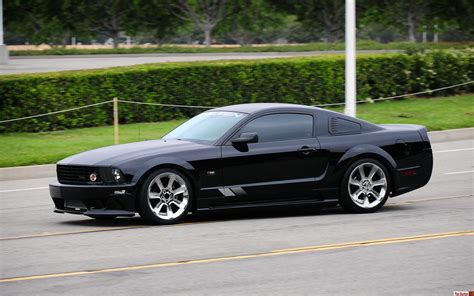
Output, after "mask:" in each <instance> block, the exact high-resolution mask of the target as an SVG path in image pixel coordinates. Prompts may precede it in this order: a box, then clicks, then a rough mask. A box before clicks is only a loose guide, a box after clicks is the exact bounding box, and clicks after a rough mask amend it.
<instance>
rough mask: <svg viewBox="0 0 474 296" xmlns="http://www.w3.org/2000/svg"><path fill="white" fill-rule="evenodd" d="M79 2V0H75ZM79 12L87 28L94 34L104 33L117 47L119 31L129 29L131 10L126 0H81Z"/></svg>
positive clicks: (131, 17) (131, 18) (131, 16)
mask: <svg viewBox="0 0 474 296" xmlns="http://www.w3.org/2000/svg"><path fill="white" fill-rule="evenodd" d="M77 2H81V1H77ZM82 2H83V3H85V5H82V6H81V7H82V8H83V9H82V11H80V14H81V15H82V17H83V18H84V20H83V21H84V22H86V24H87V27H88V29H89V30H90V31H91V32H93V33H96V34H101V35H104V36H106V37H108V38H111V39H112V40H113V47H114V48H117V47H118V43H119V38H120V33H121V32H127V31H129V30H130V29H131V26H132V23H131V22H130V21H131V20H133V18H134V15H133V10H132V9H130V1H128V0H82Z"/></svg>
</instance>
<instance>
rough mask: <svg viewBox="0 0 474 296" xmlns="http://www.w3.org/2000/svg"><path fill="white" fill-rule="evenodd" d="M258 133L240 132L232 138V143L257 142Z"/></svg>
mask: <svg viewBox="0 0 474 296" xmlns="http://www.w3.org/2000/svg"><path fill="white" fill-rule="evenodd" d="M257 142H258V134H257V133H242V134H241V135H240V137H238V138H235V139H233V140H232V144H234V145H236V144H237V145H238V144H248V143H257Z"/></svg>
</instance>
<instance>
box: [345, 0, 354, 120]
mask: <svg viewBox="0 0 474 296" xmlns="http://www.w3.org/2000/svg"><path fill="white" fill-rule="evenodd" d="M355 25H356V13H355V0H346V90H345V91H346V108H345V110H344V113H345V114H346V115H349V116H352V117H356V91H357V90H356V43H355V42H356V32H355Z"/></svg>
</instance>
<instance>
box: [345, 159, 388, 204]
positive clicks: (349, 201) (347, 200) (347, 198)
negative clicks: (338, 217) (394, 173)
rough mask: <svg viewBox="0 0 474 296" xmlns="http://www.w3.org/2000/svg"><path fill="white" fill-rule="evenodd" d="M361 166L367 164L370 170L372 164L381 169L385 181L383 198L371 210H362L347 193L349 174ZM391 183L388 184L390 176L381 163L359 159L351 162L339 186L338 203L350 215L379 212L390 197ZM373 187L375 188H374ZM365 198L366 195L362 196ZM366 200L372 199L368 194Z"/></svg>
mask: <svg viewBox="0 0 474 296" xmlns="http://www.w3.org/2000/svg"><path fill="white" fill-rule="evenodd" d="M362 164H364V165H365V164H368V165H369V166H368V167H369V168H370V164H373V165H375V166H377V167H379V168H380V169H382V171H383V173H384V175H385V179H386V190H385V193H384V194H383V196H382V197H381V198H380V201H379V203H378V204H377V205H375V206H373V207H371V208H364V207H362V206H360V205H358V204H357V203H356V202H355V201H354V200H353V199H352V198H351V195H350V192H349V178H350V176H351V173H352V172H353V171H355V169H356V168H358V167H359V166H361V165H362ZM390 186H391V182H390V174H389V172H388V171H387V168H386V167H385V165H383V164H382V163H381V162H379V161H377V160H375V159H373V158H364V159H359V160H357V161H355V162H353V163H352V164H351V165H350V166H349V167H348V168H347V171H346V173H345V174H344V177H343V178H342V182H341V186H340V194H339V203H340V205H341V207H342V208H343V209H344V210H346V211H348V212H351V213H373V212H376V211H377V210H379V209H380V208H381V207H383V205H384V204H385V203H386V202H387V200H388V198H389V195H390V188H391V187H390ZM374 187H375V186H374ZM356 188H357V187H356ZM365 196H367V194H365V195H364V197H365ZM368 196H369V197H368V198H374V200H375V197H373V196H372V195H371V194H370V193H369V195H368Z"/></svg>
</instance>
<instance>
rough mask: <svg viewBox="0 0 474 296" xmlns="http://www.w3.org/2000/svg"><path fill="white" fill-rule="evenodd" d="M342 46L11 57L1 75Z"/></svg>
mask: <svg viewBox="0 0 474 296" xmlns="http://www.w3.org/2000/svg"><path fill="white" fill-rule="evenodd" d="M358 52H359V53H392V52H399V50H360V51H358ZM343 53H344V51H341V50H330V51H307V52H241V53H239V52H234V53H174V54H173V53H169V54H166V53H164V54H115V55H113V54H109V55H71V56H18V57H10V63H9V64H8V65H0V75H2V74H19V73H39V72H54V71H68V70H83V69H99V68H109V67H117V66H131V65H138V64H148V63H164V62H190V61H214V60H249V59H270V58H287V57H296V56H315V55H322V54H343Z"/></svg>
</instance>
